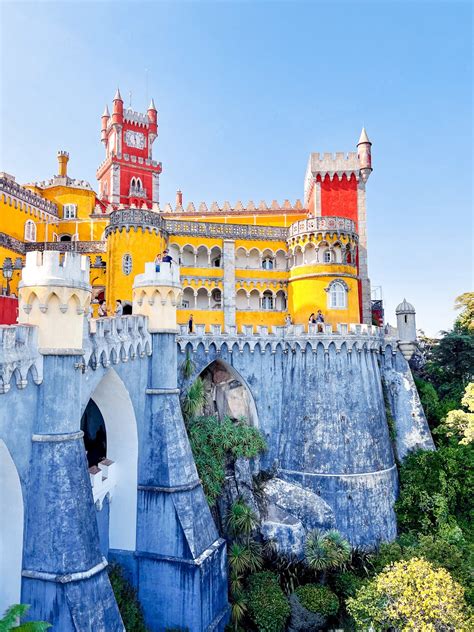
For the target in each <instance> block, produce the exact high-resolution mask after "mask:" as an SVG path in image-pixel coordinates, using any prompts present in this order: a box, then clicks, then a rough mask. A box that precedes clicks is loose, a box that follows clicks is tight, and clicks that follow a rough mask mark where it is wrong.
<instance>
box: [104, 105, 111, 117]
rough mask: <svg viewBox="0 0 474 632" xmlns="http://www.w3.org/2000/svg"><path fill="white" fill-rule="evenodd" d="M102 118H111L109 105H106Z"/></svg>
mask: <svg viewBox="0 0 474 632" xmlns="http://www.w3.org/2000/svg"><path fill="white" fill-rule="evenodd" d="M102 116H110V114H109V108H108V106H107V104H105V109H104V113H103V114H102Z"/></svg>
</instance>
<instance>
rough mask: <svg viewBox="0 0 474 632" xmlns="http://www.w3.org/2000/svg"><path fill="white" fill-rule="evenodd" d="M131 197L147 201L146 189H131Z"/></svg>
mask: <svg viewBox="0 0 474 632" xmlns="http://www.w3.org/2000/svg"><path fill="white" fill-rule="evenodd" d="M129 197H138V198H145V199H146V189H143V188H142V187H140V188H138V187H130V193H129Z"/></svg>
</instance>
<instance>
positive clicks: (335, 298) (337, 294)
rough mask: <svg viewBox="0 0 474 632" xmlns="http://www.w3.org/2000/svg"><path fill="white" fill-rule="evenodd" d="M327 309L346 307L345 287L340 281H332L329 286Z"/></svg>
mask: <svg viewBox="0 0 474 632" xmlns="http://www.w3.org/2000/svg"><path fill="white" fill-rule="evenodd" d="M328 307H329V309H347V287H346V285H345V283H342V281H333V282H332V283H331V285H330V287H329V295H328Z"/></svg>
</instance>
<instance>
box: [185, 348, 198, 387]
mask: <svg viewBox="0 0 474 632" xmlns="http://www.w3.org/2000/svg"><path fill="white" fill-rule="evenodd" d="M195 368H196V365H195V364H194V362H193V361H192V359H191V356H190V355H189V351H186V357H185V359H184V362H183V364H182V365H181V371H182V373H183V376H184V377H185V379H187V380H188V379H189V378H190V377H191V375H192V374H193V373H194V369H195Z"/></svg>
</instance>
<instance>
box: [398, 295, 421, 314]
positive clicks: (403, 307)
mask: <svg viewBox="0 0 474 632" xmlns="http://www.w3.org/2000/svg"><path fill="white" fill-rule="evenodd" d="M415 313H416V312H415V308H414V307H413V305H412V304H411V303H409V302H408V301H407V299H406V298H404V299H403V301H402V302H401V303H400V305H398V306H397V308H396V310H395V314H397V316H398V314H415Z"/></svg>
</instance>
